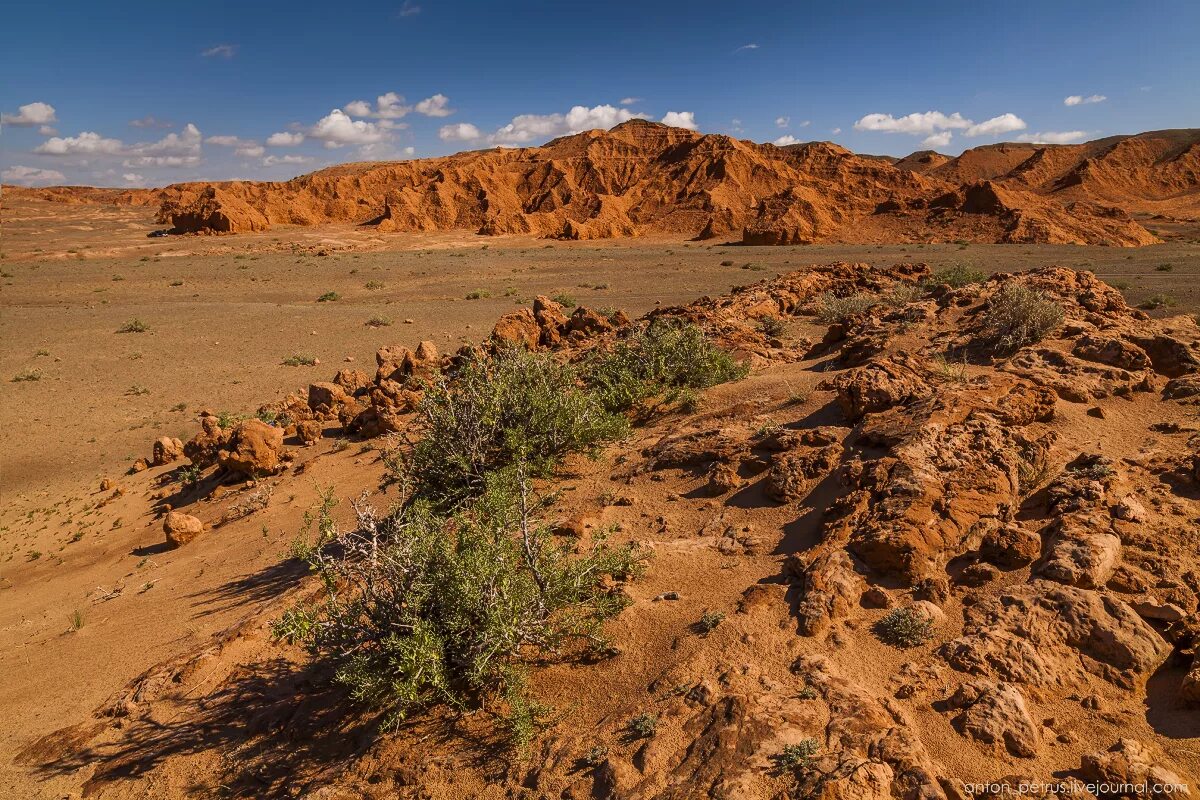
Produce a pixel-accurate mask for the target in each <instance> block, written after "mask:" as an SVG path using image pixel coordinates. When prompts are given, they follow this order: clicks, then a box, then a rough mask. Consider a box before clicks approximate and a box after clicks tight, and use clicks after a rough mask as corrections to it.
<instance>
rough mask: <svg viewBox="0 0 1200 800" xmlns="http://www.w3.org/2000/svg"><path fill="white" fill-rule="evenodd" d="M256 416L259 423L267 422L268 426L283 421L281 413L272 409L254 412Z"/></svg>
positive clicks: (261, 409)
mask: <svg viewBox="0 0 1200 800" xmlns="http://www.w3.org/2000/svg"><path fill="white" fill-rule="evenodd" d="M254 416H255V418H256V419H258V421H259V422H265V423H267V424H268V425H274V424H275V423H276V422H280V421H281V419H280V416H279V412H277V411H274V410H272V409H270V408H260V409H259V410H258V411H255V412H254Z"/></svg>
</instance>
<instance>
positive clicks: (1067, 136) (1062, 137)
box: [1017, 131, 1087, 144]
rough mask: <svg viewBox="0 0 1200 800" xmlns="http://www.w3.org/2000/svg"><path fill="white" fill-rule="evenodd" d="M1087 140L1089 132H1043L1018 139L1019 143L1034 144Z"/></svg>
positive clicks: (1027, 134)
mask: <svg viewBox="0 0 1200 800" xmlns="http://www.w3.org/2000/svg"><path fill="white" fill-rule="evenodd" d="M1086 138H1087V131H1043V132H1041V133H1023V134H1021V135H1020V136H1018V137H1017V141H1018V142H1030V143H1032V144H1070V143H1071V142H1080V141H1083V140H1084V139H1086Z"/></svg>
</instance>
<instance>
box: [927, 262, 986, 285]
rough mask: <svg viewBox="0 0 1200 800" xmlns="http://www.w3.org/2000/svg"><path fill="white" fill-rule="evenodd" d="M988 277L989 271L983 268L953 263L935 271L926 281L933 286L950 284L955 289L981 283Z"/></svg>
mask: <svg viewBox="0 0 1200 800" xmlns="http://www.w3.org/2000/svg"><path fill="white" fill-rule="evenodd" d="M986 278H987V273H985V272H983V271H981V270H977V269H973V268H971V267H968V266H967V265H966V264H953V265H951V266H949V267H946V268H944V269H939V270H938V271H937V272H935V273H933V275H931V276H930V277H929V278H928V280H927V281H926V283H927V284H928V285H931V286H941V285H942V284H949V285H950V286H952V287H953V288H955V289H961V288H962V287H964V286H970V285H971V284H972V283H981V282H983V281H984V280H985V279H986Z"/></svg>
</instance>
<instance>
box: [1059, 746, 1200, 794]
mask: <svg viewBox="0 0 1200 800" xmlns="http://www.w3.org/2000/svg"><path fill="white" fill-rule="evenodd" d="M1079 775H1080V777H1081V778H1083V779H1084V780H1086V781H1088V782H1090V783H1099V784H1108V785H1113V786H1114V787H1115V785H1117V784H1120V785H1122V788H1125V787H1130V788H1131V789H1133V788H1139V787H1140V791H1129V792H1120V793H1119V795H1114V796H1124V797H1139V798H1151V797H1162V798H1167V797H1176V798H1178V797H1189V796H1190V793H1189V792H1188V791H1187V790H1186V789H1185V788H1184V782H1183V780H1182V779H1180V777H1179V776H1178V775H1176V774H1175V773H1174V772H1172V771H1171V770H1169V769H1167V768H1166V767H1165V766H1162V758H1161V757H1159V756H1156V755H1153V754H1151V753H1150V751H1149V750H1148V749H1147V748H1146V746H1145V745H1143V744H1142V743H1141V742H1139V741H1137V740H1136V739H1120V740H1118V741H1117V743H1116V744H1114V745H1113V746H1112V747H1110V748H1109V749H1108V750H1106V751H1104V752H1097V753H1089V754H1087V755H1085V756H1083V758H1082V759H1081V762H1080V767H1079ZM1156 787H1158V791H1157V792H1156V791H1155V788H1156ZM1102 796H1105V795H1102Z"/></svg>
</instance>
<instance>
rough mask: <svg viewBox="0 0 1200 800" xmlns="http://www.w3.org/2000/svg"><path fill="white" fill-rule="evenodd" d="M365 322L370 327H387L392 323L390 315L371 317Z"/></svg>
mask: <svg viewBox="0 0 1200 800" xmlns="http://www.w3.org/2000/svg"><path fill="white" fill-rule="evenodd" d="M363 324H365V325H366V326H367V327H368V328H386V327H388V326H390V325H391V324H392V320H391V318H390V317H371V318H370V319H369V320H367V321H366V322H365V323H363Z"/></svg>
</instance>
